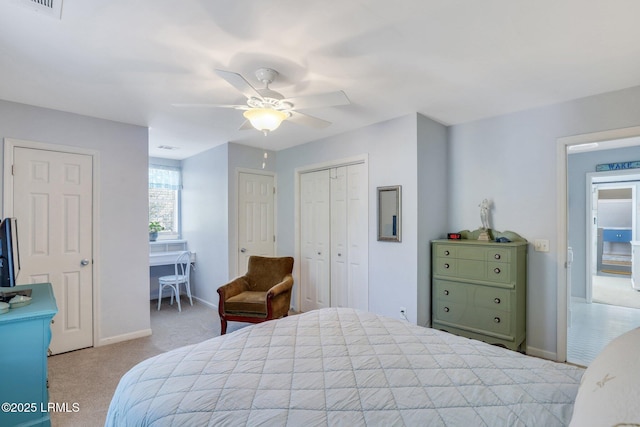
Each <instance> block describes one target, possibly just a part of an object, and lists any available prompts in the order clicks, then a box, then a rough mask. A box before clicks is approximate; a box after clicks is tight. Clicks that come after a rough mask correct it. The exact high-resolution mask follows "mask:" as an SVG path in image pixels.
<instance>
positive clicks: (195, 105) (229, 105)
mask: <svg viewBox="0 0 640 427" xmlns="http://www.w3.org/2000/svg"><path fill="white" fill-rule="evenodd" d="M171 106H172V107H179V108H235V109H236V110H246V109H248V108H249V107H248V106H247V105H232V104H171Z"/></svg>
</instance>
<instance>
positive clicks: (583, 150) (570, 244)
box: [556, 127, 640, 365]
mask: <svg viewBox="0 0 640 427" xmlns="http://www.w3.org/2000/svg"><path fill="white" fill-rule="evenodd" d="M638 136H640V127H639V128H629V129H620V130H616V131H607V132H601V133H597V134H591V135H579V136H576V137H568V138H561V139H559V140H558V159H559V162H558V180H559V181H558V182H559V186H558V199H559V200H558V209H559V216H558V249H559V252H558V261H559V264H558V265H564V266H565V268H559V269H558V319H557V325H558V335H557V337H558V342H557V357H556V358H557V360H559V361H567V360H568V361H570V362H574V363H578V364H583V365H588V364H589V363H590V361H591V360H592V359H593V357H595V355H596V354H597V353H599V351H600V350H601V349H602V348H603V347H604V346H605V345H606V343H608V341H610V340H611V339H612V338H614V337H615V336H618V335H620V334H621V333H623V332H625V331H626V330H628V329H632V328H633V327H635V326H637V325H640V311H638V313H637V314H636V313H635V312H633V311H632V312H631V313H626V314H625V315H624V316H618V315H619V314H620V311H621V310H623V309H626V308H625V307H620V308H619V307H616V306H614V305H608V304H607V305H605V304H600V303H593V301H592V297H593V294H592V292H593V289H592V286H591V284H592V282H593V280H592V279H593V277H597V274H596V273H597V271H598V270H600V271H601V270H602V269H604V270H609V269H610V268H611V269H613V270H618V271H620V272H622V271H623V270H625V269H627V270H628V269H630V266H625V265H624V264H626V263H628V262H630V259H628V255H629V252H630V251H629V246H630V245H629V241H630V240H631V239H632V238H633V234H632V233H633V228H634V226H633V223H634V218H635V217H632V215H626V214H625V216H626V218H625V219H624V221H622V222H620V219H617V220H614V222H612V223H607V222H606V221H601V223H600V224H599V225H603V227H600V226H599V225H598V217H599V216H601V214H602V212H599V211H601V209H598V208H597V204H598V199H599V197H598V194H599V193H600V192H601V191H600V190H603V196H604V197H602V199H603V200H602V202H603V203H601V207H602V205H605V207H604V209H605V210H606V209H608V208H611V207H615V208H614V209H613V210H617V211H625V212H627V213H628V211H629V209H630V206H631V205H632V204H633V205H634V206H635V202H629V201H627V200H626V195H627V194H628V191H623V192H622V193H621V192H618V191H617V190H616V188H624V187H626V188H630V187H632V185H631V184H628V183H622V184H620V183H618V184H614V185H609V184H612V183H610V182H606V180H605V181H603V180H601V179H600V180H598V179H594V182H593V184H602V185H601V186H600V187H601V188H595V190H597V191H592V190H593V189H592V185H591V184H592V182H591V178H590V177H591V176H595V177H602V176H604V175H607V174H603V173H594V172H593V171H594V170H596V168H595V166H596V164H603V163H606V162H623V161H627V160H630V159H629V156H632V157H633V156H638V153H639V151H638V149H637V148H628V147H635V146H638V145H640V138H638ZM625 147H627V148H625ZM618 149H619V150H618ZM604 150H606V151H604ZM624 150H627V151H624ZM588 151H593V152H591V153H587V152H588ZM621 153H622V154H621ZM630 153H631V154H630ZM574 154H575V156H574ZM589 156H591V157H590V158H591V160H590V161H591V163H590V164H588V165H587V166H586V167H585V168H584V169H582V170H580V169H579V168H578V172H577V173H576V171H575V170H572V165H573V164H576V163H579V162H578V161H577V159H578V158H580V157H589ZM620 156H622V157H620ZM612 159H614V160H612ZM633 160H635V158H634V159H633ZM612 165H614V167H612V169H614V170H615V169H619V168H618V166H619V165H618V164H612ZM634 173H635V174H636V175H637V174H639V173H640V171H639V170H638V169H636V170H635V171H632V170H631V171H630V170H622V171H620V170H615V173H614V172H611V173H608V175H609V176H612V175H624V176H626V177H627V178H626V180H629V178H628V177H629V176H630V175H631V174H634ZM585 177H586V178H587V179H586V180H585ZM609 181H611V180H609ZM605 182H606V183H605ZM585 183H586V184H587V186H586V187H585ZM606 190H616V191H615V192H613V191H612V192H610V193H608V194H607V193H606ZM622 194H625V195H624V196H622ZM607 196H608V197H609V200H618V201H615V202H607V201H604V199H606V197H607ZM583 197H584V198H585V200H584V201H580V199H581V198H583ZM632 197H635V196H633V193H632ZM590 199H591V200H590ZM623 200H624V201H623ZM607 204H608V205H609V206H606V205H607ZM616 205H618V206H616ZM620 205H625V208H624V209H622V210H620V209H619V207H620ZM592 207H594V209H591V208H592ZM633 209H635V208H633ZM606 215H607V214H605V216H606ZM600 219H603V218H600ZM581 224H582V225H581ZM599 228H600V229H601V230H599ZM605 232H606V233H605ZM605 234H606V235H605ZM580 236H583V237H582V238H580ZM616 239H618V240H619V241H617V242H616V241H613V240H616ZM625 241H626V242H625ZM613 243H615V244H614V245H612V244H613ZM570 252H571V253H574V254H575V256H574V258H573V263H571V258H570ZM600 254H602V255H603V256H601V257H599V255H600ZM605 254H606V255H605ZM598 258H600V259H601V262H600V268H598V265H597V260H598ZM592 259H595V260H596V264H593V263H592ZM602 259H604V261H605V263H604V264H602ZM615 261H618V262H615ZM614 266H615V267H614ZM605 273H606V272H605ZM625 274H628V273H626V272H625ZM611 275H612V276H614V275H615V276H618V275H620V276H622V274H618V272H616V273H612V274H611ZM569 279H570V280H571V282H569ZM626 310H629V309H626ZM596 311H598V312H597V313H596ZM569 315H571V316H572V317H571V319H569V317H568V316H569ZM585 316H586V317H585ZM625 322H626V323H625ZM615 325H620V326H621V327H622V329H620V328H617V327H614V326H615ZM624 325H626V326H624ZM569 326H570V328H571V329H569ZM580 328H582V332H579V330H580ZM625 328H628V329H625ZM576 336H578V337H583V338H585V337H586V338H588V339H589V340H590V342H587V343H586V346H587V347H588V348H590V349H593V350H595V351H593V353H592V354H591V355H587V357H582V356H583V355H582V354H580V351H579V352H578V354H579V357H578V358H576V353H575V352H573V351H572V352H569V351H568V350H569V348H570V347H571V346H574V344H575V342H574V338H575V337H576ZM572 359H573V360H572Z"/></svg>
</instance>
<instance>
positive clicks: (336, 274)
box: [330, 166, 349, 307]
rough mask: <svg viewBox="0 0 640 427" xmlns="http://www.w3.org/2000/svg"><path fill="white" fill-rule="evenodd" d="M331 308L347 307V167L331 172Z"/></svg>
mask: <svg viewBox="0 0 640 427" xmlns="http://www.w3.org/2000/svg"><path fill="white" fill-rule="evenodd" d="M330 173H331V175H332V176H331V307H349V264H348V254H349V247H348V239H347V231H348V218H347V209H348V199H349V197H348V194H347V193H348V191H347V167H346V166H343V167H339V168H335V169H332V170H331V172H330Z"/></svg>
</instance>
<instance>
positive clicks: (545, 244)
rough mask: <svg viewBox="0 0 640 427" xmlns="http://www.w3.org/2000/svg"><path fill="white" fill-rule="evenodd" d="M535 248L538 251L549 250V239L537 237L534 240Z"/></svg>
mask: <svg viewBox="0 0 640 427" xmlns="http://www.w3.org/2000/svg"><path fill="white" fill-rule="evenodd" d="M533 249H534V250H535V251H536V252H549V241H548V240H546V239H536V240H535V241H534V242H533Z"/></svg>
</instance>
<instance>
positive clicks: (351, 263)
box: [346, 163, 369, 311]
mask: <svg viewBox="0 0 640 427" xmlns="http://www.w3.org/2000/svg"><path fill="white" fill-rule="evenodd" d="M367 175H368V174H367V169H366V165H365V164H363V163H361V164H357V165H351V166H348V168H347V183H348V185H347V212H346V221H347V233H346V236H347V249H348V250H347V259H348V277H349V279H348V283H349V290H348V295H349V296H348V298H349V307H351V308H356V309H359V310H365V311H366V310H369V264H368V263H369V260H368V257H369V255H368V254H369V234H368V230H369V215H368V209H369V197H368V191H367V189H368V176H367Z"/></svg>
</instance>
